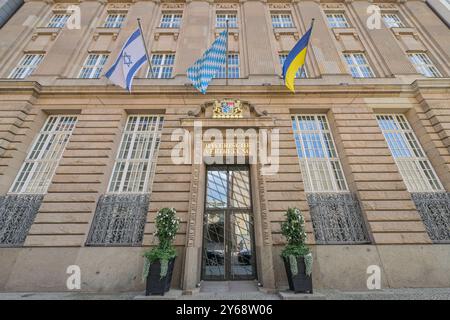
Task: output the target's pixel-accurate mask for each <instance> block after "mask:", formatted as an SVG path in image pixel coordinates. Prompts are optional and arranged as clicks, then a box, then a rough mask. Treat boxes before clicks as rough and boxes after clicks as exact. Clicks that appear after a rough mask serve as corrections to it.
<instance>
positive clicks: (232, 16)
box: [216, 12, 238, 28]
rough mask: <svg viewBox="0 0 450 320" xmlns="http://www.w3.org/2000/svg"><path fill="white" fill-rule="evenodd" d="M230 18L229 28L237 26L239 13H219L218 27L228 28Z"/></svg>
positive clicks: (217, 15)
mask: <svg viewBox="0 0 450 320" xmlns="http://www.w3.org/2000/svg"><path fill="white" fill-rule="evenodd" d="M227 20H228V27H229V28H237V27H238V22H237V14H236V13H222V12H221V13H217V14H216V28H226V27H227Z"/></svg>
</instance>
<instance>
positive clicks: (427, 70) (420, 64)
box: [408, 52, 442, 78]
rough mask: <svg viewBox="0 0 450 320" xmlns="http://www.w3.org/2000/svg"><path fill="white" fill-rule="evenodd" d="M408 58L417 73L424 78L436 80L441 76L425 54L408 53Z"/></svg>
mask: <svg viewBox="0 0 450 320" xmlns="http://www.w3.org/2000/svg"><path fill="white" fill-rule="evenodd" d="M408 58H409V61H411V63H412V64H413V65H414V67H415V68H416V70H417V72H419V73H421V74H423V75H424V76H425V77H430V78H437V77H441V76H442V75H441V73H440V72H439V70H438V69H437V68H436V67H435V66H434V64H433V62H432V61H431V60H430V58H429V57H428V55H427V54H426V53H424V52H419V53H409V54H408Z"/></svg>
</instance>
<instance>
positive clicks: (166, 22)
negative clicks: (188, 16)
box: [159, 13, 183, 28]
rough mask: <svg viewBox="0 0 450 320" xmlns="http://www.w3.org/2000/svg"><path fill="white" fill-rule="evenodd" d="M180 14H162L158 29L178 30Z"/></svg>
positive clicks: (181, 16)
mask: <svg viewBox="0 0 450 320" xmlns="http://www.w3.org/2000/svg"><path fill="white" fill-rule="evenodd" d="M182 18H183V15H182V14H181V13H163V15H162V17H161V23H160V24H159V27H160V28H179V27H180V25H181V19H182Z"/></svg>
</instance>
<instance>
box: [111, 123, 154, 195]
mask: <svg viewBox="0 0 450 320" xmlns="http://www.w3.org/2000/svg"><path fill="white" fill-rule="evenodd" d="M162 126H163V117H162V116H154V115H132V116H129V117H128V121H127V124H126V126H125V130H124V132H123V135H122V141H121V143H120V147H119V152H118V154H117V157H116V163H115V165H114V169H113V174H112V176H111V181H110V183H109V187H108V192H110V193H149V192H150V188H151V185H152V179H153V174H154V171H155V166H156V158H157V156H158V148H159V143H160V139H161V130H162Z"/></svg>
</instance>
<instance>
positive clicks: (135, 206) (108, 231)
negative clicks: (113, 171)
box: [86, 194, 149, 246]
mask: <svg viewBox="0 0 450 320" xmlns="http://www.w3.org/2000/svg"><path fill="white" fill-rule="evenodd" d="M148 206H149V194H106V195H102V196H100V198H99V200H98V203H97V208H96V210H95V216H94V220H93V222H92V227H91V230H90V231H89V236H88V240H87V242H86V245H89V246H108V245H123V246H127V245H128V246H139V245H141V243H142V239H143V237H144V228H145V223H146V220H147V211H148Z"/></svg>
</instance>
